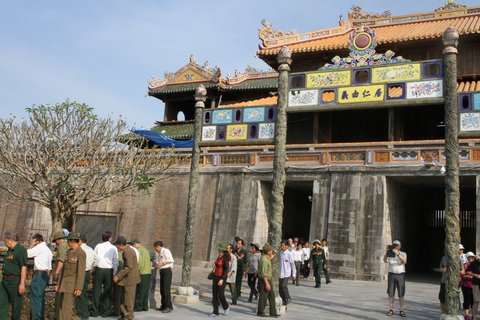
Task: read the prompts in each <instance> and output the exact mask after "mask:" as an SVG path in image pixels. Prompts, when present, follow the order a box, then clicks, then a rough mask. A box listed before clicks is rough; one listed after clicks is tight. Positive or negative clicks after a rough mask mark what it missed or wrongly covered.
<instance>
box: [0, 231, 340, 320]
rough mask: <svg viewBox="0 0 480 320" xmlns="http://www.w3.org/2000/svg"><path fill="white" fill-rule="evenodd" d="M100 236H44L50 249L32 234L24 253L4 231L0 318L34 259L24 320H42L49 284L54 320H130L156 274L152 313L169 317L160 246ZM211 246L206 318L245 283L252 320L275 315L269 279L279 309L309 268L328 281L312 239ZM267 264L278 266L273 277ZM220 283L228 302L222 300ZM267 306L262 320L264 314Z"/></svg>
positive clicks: (234, 298)
mask: <svg viewBox="0 0 480 320" xmlns="http://www.w3.org/2000/svg"><path fill="white" fill-rule="evenodd" d="M101 237H102V239H101V240H102V241H101V242H100V243H99V244H97V245H96V246H95V248H91V247H90V246H88V245H87V243H86V240H87V239H86V236H85V234H82V233H79V232H76V231H72V232H69V233H68V232H67V231H58V232H56V233H55V234H54V235H53V237H52V239H51V241H52V243H53V244H55V250H54V252H52V250H51V248H50V247H49V245H48V244H47V240H46V239H44V237H43V236H42V235H41V234H39V233H36V234H34V235H33V236H32V237H31V239H30V242H29V245H28V248H25V247H24V246H23V245H21V244H20V243H19V242H18V235H16V234H15V233H12V232H6V233H5V234H4V236H3V240H4V242H5V245H6V246H7V248H8V250H7V252H6V254H5V256H4V265H3V272H2V273H3V277H2V281H1V283H0V301H2V302H5V303H1V304H0V319H7V314H8V312H9V309H10V310H11V315H12V317H11V319H15V320H17V319H20V318H21V311H22V306H23V301H24V299H23V295H24V293H25V291H26V288H25V283H26V279H27V268H28V259H29V258H32V259H33V272H32V279H31V284H30V318H31V319H33V320H39V319H44V314H45V292H46V289H47V287H49V286H50V287H51V288H54V291H55V319H60V320H64V319H82V320H84V319H88V318H89V317H97V316H100V317H111V316H118V319H133V318H134V313H135V312H142V311H148V310H149V295H150V293H151V292H152V289H153V291H154V289H155V287H154V286H155V285H156V277H157V272H158V273H159V278H160V295H161V305H160V307H159V308H157V310H158V311H160V312H162V313H170V312H172V311H173V305H172V297H171V284H172V268H173V263H174V259H173V257H172V253H171V252H170V250H169V249H167V248H165V247H164V245H163V242H162V241H155V242H154V243H153V249H154V250H153V252H150V251H149V250H148V249H146V248H145V247H144V246H143V245H142V244H141V243H140V241H139V240H137V239H132V240H130V241H127V239H126V238H125V237H123V236H118V237H117V238H116V239H115V240H114V239H112V233H111V232H110V231H104V232H103V233H102V236H101ZM217 249H218V257H217V258H216V259H215V262H214V268H213V270H212V304H213V312H212V314H211V317H216V316H218V315H219V314H220V313H219V308H220V306H221V307H222V309H223V314H224V315H228V314H229V311H230V303H231V304H232V305H235V304H237V303H238V301H239V298H240V297H242V283H243V281H244V279H245V280H246V281H247V283H248V288H249V292H248V294H245V296H246V298H245V300H246V302H248V303H253V302H254V300H258V308H257V315H258V316H262V317H265V316H270V317H278V316H279V314H278V312H277V308H276V305H275V294H274V291H273V287H274V281H278V293H279V295H280V297H281V299H282V304H283V305H285V306H286V305H287V304H289V303H290V302H291V300H292V299H291V296H290V293H289V290H288V283H289V281H290V280H291V281H292V283H293V284H295V285H297V286H298V285H299V282H300V279H301V278H302V277H303V278H308V277H309V276H310V271H311V270H312V269H313V275H314V277H315V287H316V288H320V285H321V275H322V274H324V275H325V278H326V283H330V282H331V280H330V276H329V272H328V261H329V250H328V246H327V240H326V239H323V240H321V241H320V240H315V241H313V242H312V246H310V244H309V243H308V242H304V243H301V242H300V241H299V240H298V238H293V239H288V240H285V241H282V242H281V243H280V244H279V246H278V247H274V246H271V245H270V244H265V245H264V246H262V247H260V245H259V244H257V243H250V244H249V246H248V247H246V246H245V242H244V240H243V239H241V238H240V237H235V239H234V241H232V243H230V244H229V243H227V242H221V243H219V244H218V245H217ZM272 263H277V264H278V272H279V273H278V275H275V277H276V278H274V270H275V268H274V266H272ZM275 284H276V283H275ZM152 285H153V287H152ZM89 286H90V287H89ZM227 286H228V288H229V291H230V295H231V302H230V303H229V302H228V301H227V299H226V297H225V289H226V287H227ZM89 292H90V293H89ZM247 297H248V298H247ZM267 302H268V305H269V315H266V313H265V308H266V306H267ZM150 307H151V306H150Z"/></svg>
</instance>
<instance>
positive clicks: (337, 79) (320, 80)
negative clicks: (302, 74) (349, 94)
mask: <svg viewBox="0 0 480 320" xmlns="http://www.w3.org/2000/svg"><path fill="white" fill-rule="evenodd" d="M350 82H351V72H350V71H331V72H315V73H309V74H307V88H309V89H311V88H321V87H334V86H345V85H349V84H350Z"/></svg>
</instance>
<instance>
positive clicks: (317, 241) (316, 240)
mask: <svg viewBox="0 0 480 320" xmlns="http://www.w3.org/2000/svg"><path fill="white" fill-rule="evenodd" d="M315 243H318V244H322V242H320V240H318V239H315V240H313V242H312V244H315Z"/></svg>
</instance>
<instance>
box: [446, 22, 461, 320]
mask: <svg viewBox="0 0 480 320" xmlns="http://www.w3.org/2000/svg"><path fill="white" fill-rule="evenodd" d="M458 38H459V35H458V32H457V31H455V29H454V28H453V27H448V28H447V29H446V30H445V32H444V33H443V37H442V41H443V45H444V49H443V52H442V53H443V74H444V80H443V88H444V97H445V156H446V172H445V256H446V258H447V283H446V311H447V315H446V316H445V317H444V319H457V318H458V319H462V318H463V317H461V316H458V309H459V300H458V295H459V289H458V283H459V281H460V276H459V272H460V263H459V253H458V244H459V243H460V222H459V213H460V188H459V161H458V109H457V53H458V50H457V45H458Z"/></svg>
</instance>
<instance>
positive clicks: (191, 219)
mask: <svg viewBox="0 0 480 320" xmlns="http://www.w3.org/2000/svg"><path fill="white" fill-rule="evenodd" d="M206 100H207V90H206V89H205V86H204V85H203V84H201V85H199V86H198V87H197V89H196V90H195V101H196V102H195V124H194V135H193V147H192V162H191V166H190V182H189V185H188V203H187V217H186V221H185V240H184V248H183V264H182V284H181V287H183V288H182V290H186V289H188V287H190V275H191V272H192V254H193V252H192V250H193V238H194V237H193V236H194V225H195V207H196V203H197V191H198V177H199V172H198V167H199V162H200V146H199V142H200V139H201V136H202V117H203V109H205V101H206ZM180 291H181V289H180V288H179V294H182V293H184V292H180ZM187 291H188V292H185V293H186V294H187V295H189V294H190V293H191V292H190V290H187ZM185 293H184V294H185Z"/></svg>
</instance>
